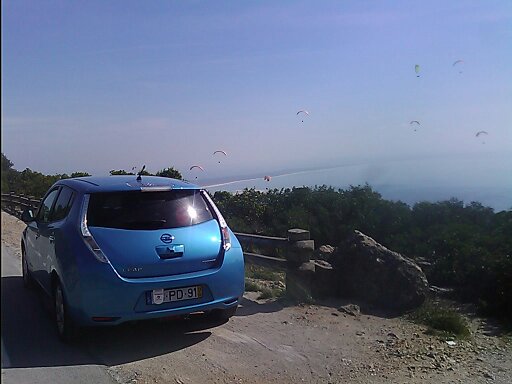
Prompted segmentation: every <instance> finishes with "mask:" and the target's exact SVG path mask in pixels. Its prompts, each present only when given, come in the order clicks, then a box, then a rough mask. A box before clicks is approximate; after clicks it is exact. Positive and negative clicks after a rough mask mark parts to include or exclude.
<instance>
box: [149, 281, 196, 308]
mask: <svg viewBox="0 0 512 384" xmlns="http://www.w3.org/2000/svg"><path fill="white" fill-rule="evenodd" d="M201 297H203V287H201V286H200V285H196V286H193V287H184V288H174V289H153V291H151V302H152V303H153V304H163V303H170V302H172V301H181V300H190V299H200V298H201Z"/></svg>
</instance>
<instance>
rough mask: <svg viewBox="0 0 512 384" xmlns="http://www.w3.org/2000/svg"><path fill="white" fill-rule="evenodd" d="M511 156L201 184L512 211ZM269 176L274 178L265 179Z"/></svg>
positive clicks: (353, 166)
mask: <svg viewBox="0 0 512 384" xmlns="http://www.w3.org/2000/svg"><path fill="white" fill-rule="evenodd" d="M510 159H512V157H496V156H494V157H488V158H486V159H481V158H479V159H475V158H472V157H465V158H459V159H446V158H440V159H416V160H397V161H386V162H368V163H365V164H345V165H339V166H335V167H328V168H320V169H309V170H308V169H302V170H300V169H299V170H291V171H281V172H275V173H272V172H269V171H267V172H261V173H258V174H252V175H246V176H240V177H232V178H229V177H224V178H218V179H211V180H202V181H200V182H198V183H199V184H201V185H203V186H204V187H205V188H206V189H207V190H208V191H210V192H211V193H214V192H216V191H228V192H232V193H237V192H240V191H243V190H244V189H246V188H249V189H251V188H254V189H255V190H258V191H262V192H265V191H268V190H269V189H274V188H277V189H278V190H280V189H282V188H293V187H310V188H314V187H315V186H322V185H326V186H329V187H333V188H335V189H347V188H350V186H359V185H365V184H368V185H370V186H371V187H372V189H373V190H374V191H376V192H379V193H380V194H381V195H382V197H383V198H384V199H387V200H392V201H402V202H404V203H406V204H408V205H409V206H413V205H414V204H415V203H418V202H423V201H427V202H438V201H444V200H449V199H451V198H456V199H459V200H462V201H463V202H464V203H465V204H469V203H471V202H479V203H481V204H483V205H484V206H486V207H490V208H493V209H494V210H495V212H499V211H503V210H512V161H511V160H510ZM265 176H270V177H265Z"/></svg>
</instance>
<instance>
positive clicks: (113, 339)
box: [2, 212, 512, 383]
mask: <svg viewBox="0 0 512 384" xmlns="http://www.w3.org/2000/svg"><path fill="white" fill-rule="evenodd" d="M22 228H23V223H21V222H20V221H19V220H16V219H15V218H13V217H12V216H10V215H7V214H6V213H4V212H2V242H3V243H4V244H5V245H6V246H8V247H10V248H12V249H13V250H15V251H16V250H18V247H19V236H20V233H21V230H22ZM257 296H258V294H257V293H247V294H246V295H245V297H244V300H243V303H242V306H241V307H240V309H239V311H238V312H237V315H236V316H235V317H233V318H232V319H231V320H230V321H229V322H228V323H225V324H212V323H209V322H208V321H206V320H205V319H204V318H203V317H202V316H192V317H191V318H190V319H188V320H167V321H157V322H144V323H138V324H134V325H126V326H120V327H116V328H114V329H108V330H94V331H90V332H87V335H86V337H84V338H83V339H82V340H81V341H79V342H78V344H77V345H75V346H74V348H77V349H80V350H83V351H84V352H87V354H89V355H90V356H94V360H97V361H99V362H101V364H103V365H104V366H105V367H106V369H107V371H108V372H109V373H110V375H111V376H112V377H113V378H114V379H115V380H117V381H118V382H119V383H297V382H306V383H341V382H349V383H433V382H436V383H510V382H512V348H511V344H510V342H509V341H507V339H506V338H504V337H496V336H494V335H492V332H491V330H490V328H489V325H488V324H487V323H485V322H484V321H483V320H481V319H478V318H474V319H472V320H471V324H472V327H473V335H472V337H471V338H470V339H469V340H462V341H459V340H456V341H455V343H450V344H454V345H450V344H448V343H447V342H446V341H444V340H441V339H438V338H436V337H434V336H429V335H427V334H426V333H425V330H426V329H425V328H424V327H422V326H419V325H416V324H412V323H410V322H409V321H407V320H405V319H404V318H385V317H381V316H376V315H372V314H366V313H364V312H365V311H364V310H363V311H362V312H363V313H361V314H359V315H357V316H352V315H350V314H347V313H343V312H340V311H339V310H338V309H337V308H339V307H340V306H341V305H344V304H347V302H341V301H339V300H337V301H331V302H324V303H322V305H320V304H319V305H302V306H301V305H299V306H285V305H283V304H282V303H279V302H276V301H265V300H258V299H256V297H257ZM2 331H3V332H8V330H4V329H3V330H2ZM36 342H37V340H34V343H36ZM49 353H51V351H49ZM84 364H85V362H84Z"/></svg>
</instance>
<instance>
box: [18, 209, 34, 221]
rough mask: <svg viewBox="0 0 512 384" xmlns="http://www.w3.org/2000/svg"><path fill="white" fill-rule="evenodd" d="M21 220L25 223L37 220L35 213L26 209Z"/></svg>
mask: <svg viewBox="0 0 512 384" xmlns="http://www.w3.org/2000/svg"><path fill="white" fill-rule="evenodd" d="M21 220H22V221H23V222H25V223H30V222H31V221H34V220H35V217H34V212H32V210H31V209H25V210H24V211H23V213H22V214H21Z"/></svg>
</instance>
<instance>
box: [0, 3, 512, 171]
mask: <svg viewBox="0 0 512 384" xmlns="http://www.w3.org/2000/svg"><path fill="white" fill-rule="evenodd" d="M459 59H461V60H464V62H463V63H460V64H457V65H455V66H453V63H454V62H455V61H456V60H459ZM416 64H419V65H420V66H421V69H420V73H419V75H420V77H417V75H416V73H415V70H414V67H415V65H416ZM301 109H306V110H308V111H309V113H310V114H309V116H297V115H296V113H297V111H299V110H301ZM301 115H303V114H301ZM302 120H304V121H302ZM412 120H417V121H419V122H420V124H421V125H420V126H418V127H413V126H412V125H411V124H410V121H412ZM414 128H417V130H416V131H414ZM481 130H485V131H487V132H488V133H489V134H488V135H487V136H485V135H482V136H480V137H478V138H477V137H475V133H476V132H478V131H481ZM217 149H222V150H225V151H226V152H227V153H228V157H227V158H226V159H222V162H221V163H220V164H219V163H218V161H217V160H216V159H214V157H213V156H212V154H213V152H214V151H215V150H217ZM2 152H3V153H4V154H5V155H6V156H7V157H8V158H9V159H10V160H11V161H13V162H14V167H15V168H16V169H18V170H22V169H25V168H27V167H28V168H30V169H32V170H35V171H40V172H43V173H46V174H55V173H71V172H74V171H87V172H89V173H92V174H95V175H104V174H108V171H109V170H111V169H125V170H129V169H131V168H132V167H133V166H138V167H140V166H141V165H142V164H146V167H147V169H148V170H149V171H151V172H156V171H158V170H160V169H163V168H165V167H169V166H173V167H175V168H177V169H178V170H180V171H181V172H182V173H183V174H184V175H188V174H189V173H190V171H189V167H190V166H191V165H194V164H201V165H202V166H203V167H204V168H205V172H208V175H211V176H216V177H234V176H235V175H243V174H251V173H256V174H258V173H261V174H271V173H272V172H276V171H278V170H286V169H304V168H314V167H323V166H330V165H339V164H348V163H350V164H357V163H358V162H367V161H371V162H380V163H385V162H386V161H391V160H400V159H412V160H414V159H421V158H440V157H442V158H446V159H448V160H447V162H449V159H451V158H458V157H460V156H462V157H471V158H474V159H480V158H482V159H484V158H486V157H489V156H490V157H493V156H494V157H496V156H497V157H498V158H499V159H501V160H499V161H505V162H508V164H509V167H508V169H512V1H503V0H500V1H490V0H482V1H445V0H441V1H424V0H422V1H410V0H404V1H361V0H345V1H275V0H273V1H126V0H123V1H121V0H119V1H103V0H101V1H99V0H98V1H96V0H88V1H63V0H61V1H22V0H16V1H13V0H2ZM502 170H503V167H501V168H500V174H496V175H495V176H496V177H498V178H499V177H501V178H503V177H510V178H512V176H510V175H508V176H507V175H503V174H502ZM467 172H468V177H475V176H476V175H474V174H473V173H472V170H471V169H468V170H467ZM482 172H483V173H485V174H487V176H489V173H490V174H492V172H493V168H492V166H490V168H489V169H483V170H482Z"/></svg>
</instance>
